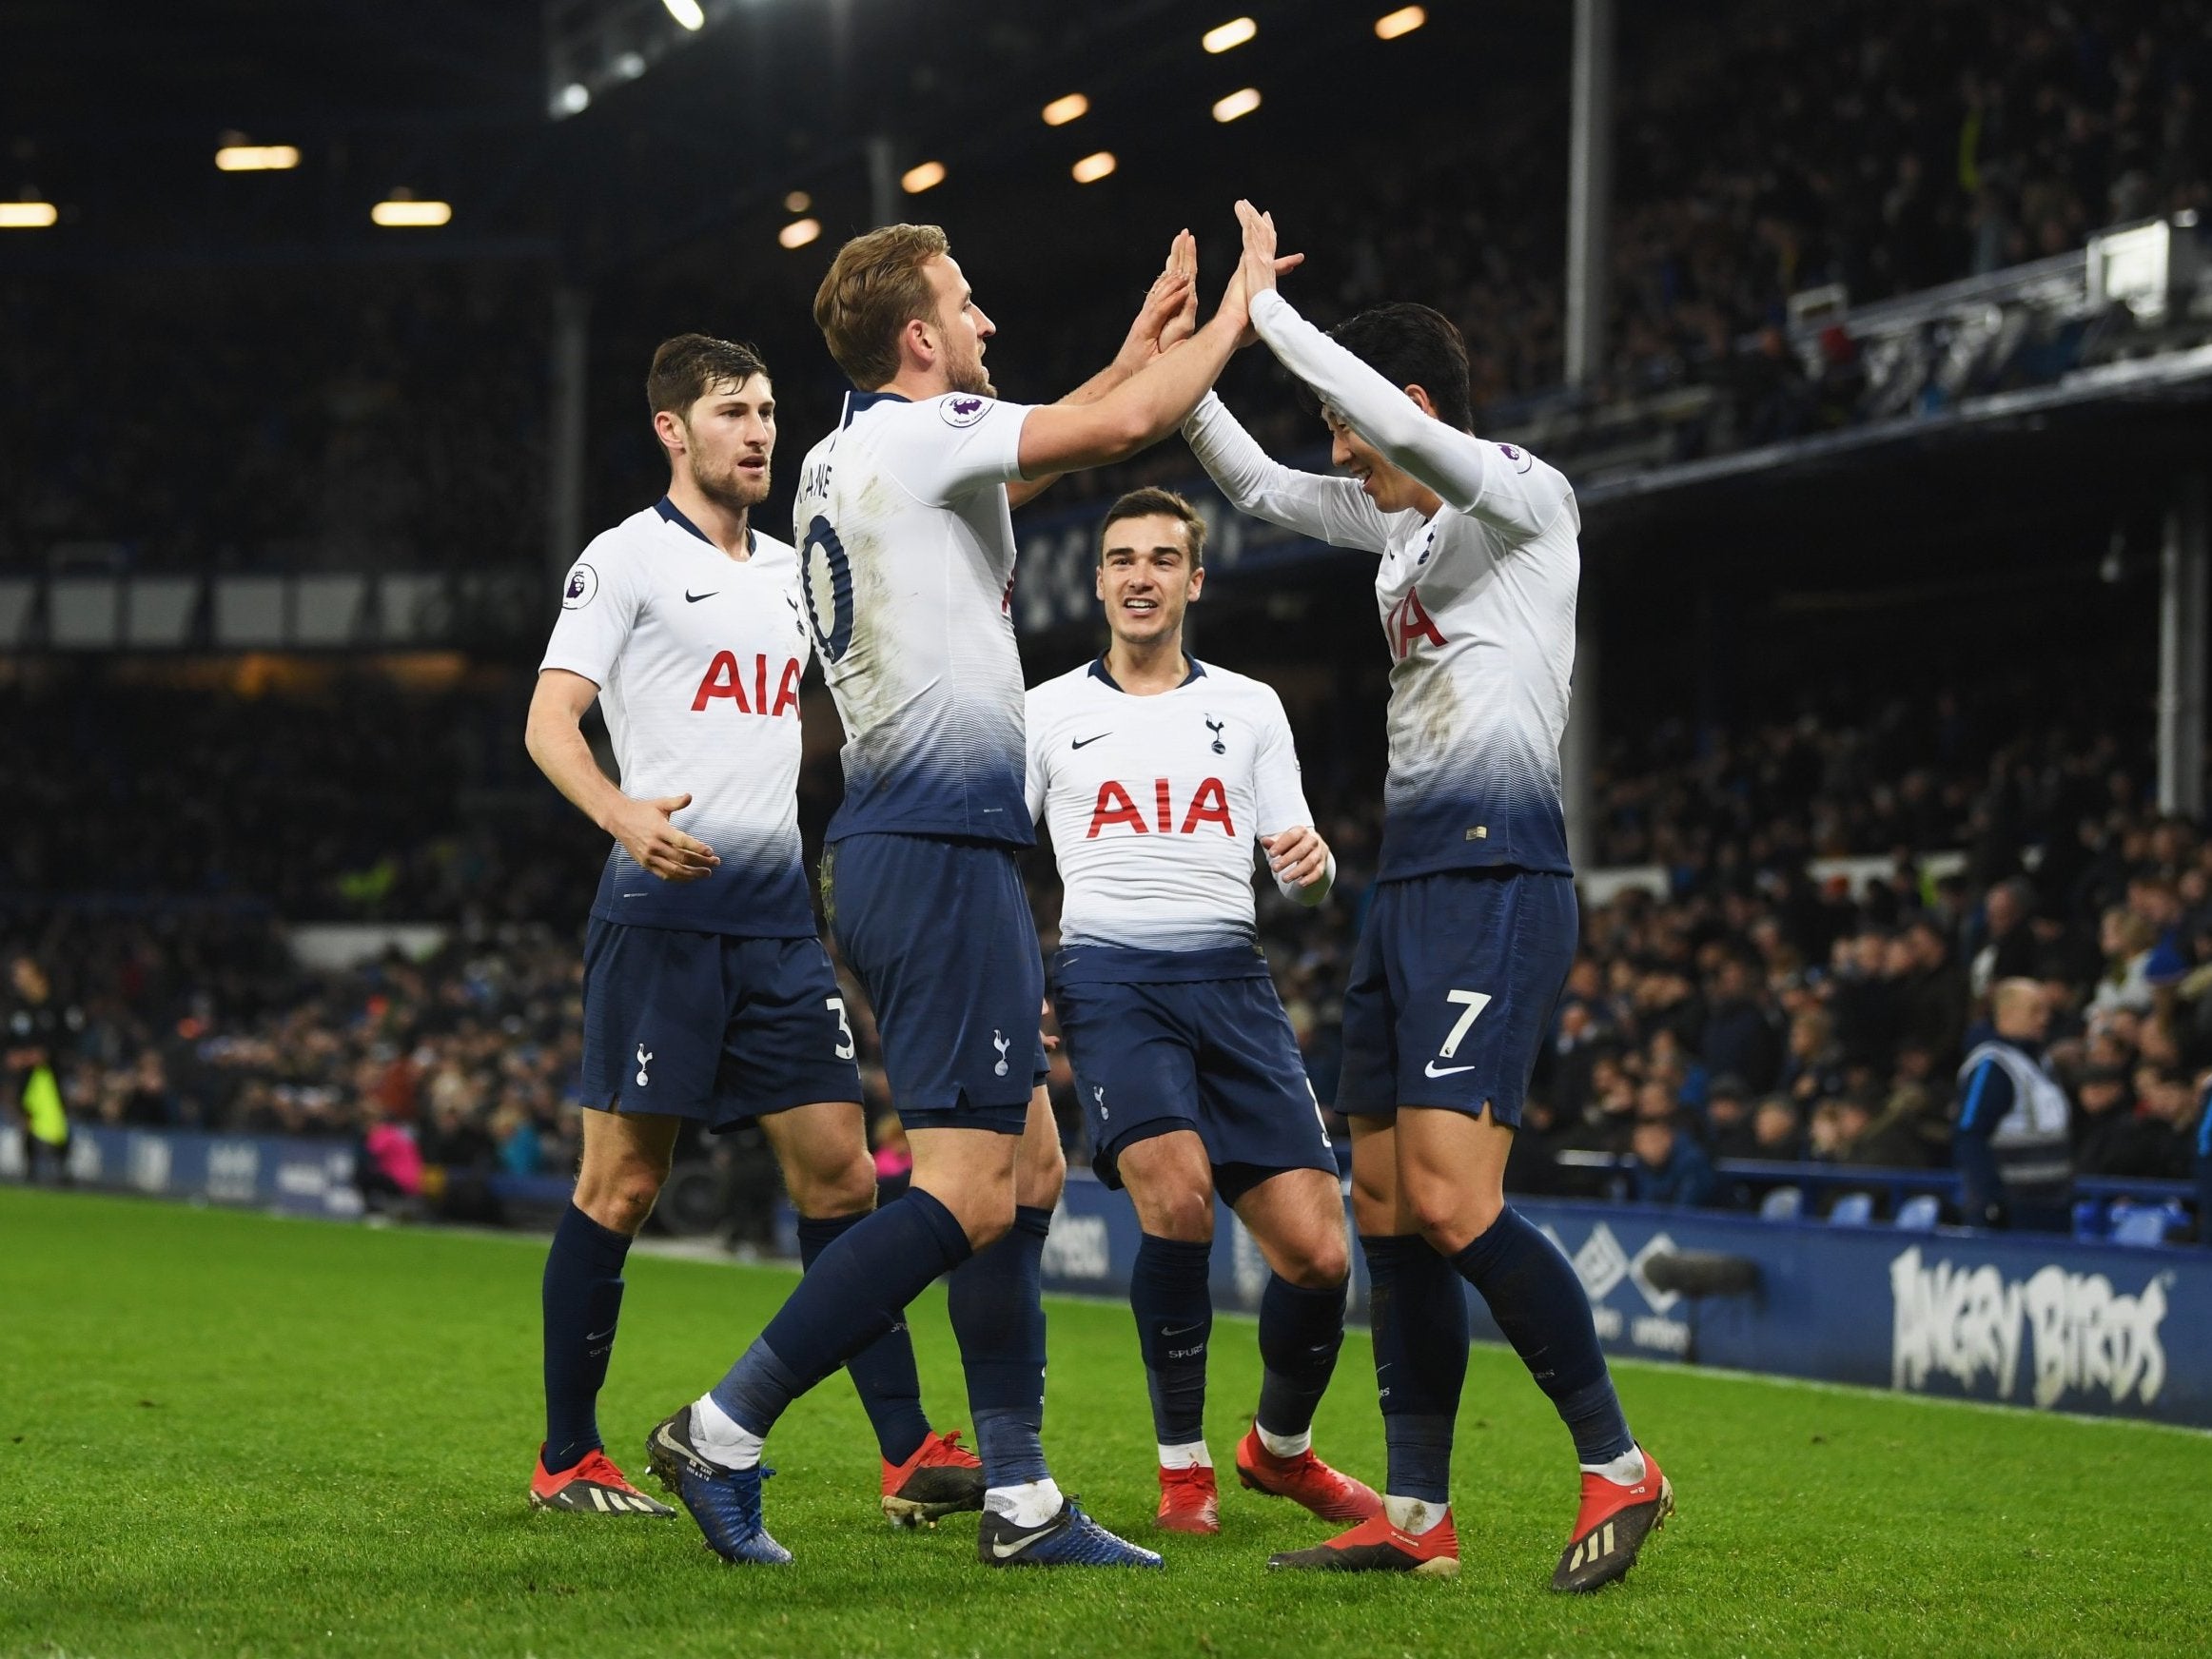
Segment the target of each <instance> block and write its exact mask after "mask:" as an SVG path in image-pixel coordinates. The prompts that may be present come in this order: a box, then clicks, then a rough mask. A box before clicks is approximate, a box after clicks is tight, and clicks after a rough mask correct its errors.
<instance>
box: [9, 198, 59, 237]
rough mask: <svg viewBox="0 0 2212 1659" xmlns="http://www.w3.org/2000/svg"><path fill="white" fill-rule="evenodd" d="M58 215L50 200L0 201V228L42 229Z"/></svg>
mask: <svg viewBox="0 0 2212 1659" xmlns="http://www.w3.org/2000/svg"><path fill="white" fill-rule="evenodd" d="M60 217H61V215H60V214H59V213H57V212H56V211H55V210H54V205H53V204H52V203H51V202H0V230H44V229H46V228H47V227H48V226H49V225H50V224H53V222H54V221H55V220H56V219H58V218H60Z"/></svg>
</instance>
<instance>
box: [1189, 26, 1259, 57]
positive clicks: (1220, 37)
mask: <svg viewBox="0 0 2212 1659" xmlns="http://www.w3.org/2000/svg"><path fill="white" fill-rule="evenodd" d="M1259 32H1260V26H1259V25H1258V24H1257V23H1254V22H1253V21H1252V20H1251V19H1250V18H1249V17H1232V18H1230V19H1229V20H1228V22H1226V23H1223V24H1221V25H1219V26H1217V27H1215V28H1213V29H1207V30H1206V31H1205V33H1204V35H1202V36H1201V37H1200V39H1199V45H1201V46H1203V47H1204V48H1205V49H1206V50H1207V51H1209V52H1225V51H1229V50H1231V49H1235V48H1237V47H1240V46H1243V44H1244V43H1245V42H1246V41H1248V40H1250V39H1251V38H1252V37H1253V36H1254V35H1256V34H1258V33H1259Z"/></svg>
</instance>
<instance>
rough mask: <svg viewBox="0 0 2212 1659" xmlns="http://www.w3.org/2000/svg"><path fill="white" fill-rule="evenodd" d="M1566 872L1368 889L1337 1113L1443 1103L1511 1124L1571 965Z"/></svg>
mask: <svg viewBox="0 0 2212 1659" xmlns="http://www.w3.org/2000/svg"><path fill="white" fill-rule="evenodd" d="M1579 926H1580V921H1579V916H1578V913H1577V911H1576V904H1575V881H1574V878H1573V877H1572V876H1565V875H1550V874H1537V873H1535V872H1533V871H1529V870H1521V869H1455V870H1445V871H1443V872H1441V873H1439V874H1437V875H1424V876H1415V877H1413V878H1412V879H1410V880H1407V881H1390V882H1382V883H1380V884H1378V885H1377V887H1376V888H1375V891H1374V895H1373V897H1372V898H1371V899H1370V900H1369V903H1368V909H1367V920H1366V923H1365V925H1364V926H1363V927H1361V928H1360V945H1359V948H1358V949H1357V950H1356V951H1355V952H1354V953H1353V957H1352V980H1351V984H1350V986H1348V987H1347V988H1346V989H1345V992H1344V1070H1343V1077H1342V1079H1341V1082H1340V1083H1338V1085H1337V1110H1339V1111H1340V1112H1342V1113H1344V1114H1345V1115H1346V1116H1347V1117H1356V1118H1387V1117H1389V1116H1391V1115H1392V1114H1393V1113H1395V1112H1396V1111H1397V1110H1398V1108H1399V1107H1400V1106H1440V1107H1443V1108H1445V1109H1447V1110H1450V1111H1457V1112H1465V1113H1467V1114H1469V1115H1470V1116H1477V1115H1479V1114H1480V1112H1481V1110H1482V1108H1483V1106H1484V1105H1486V1104H1487V1105H1488V1106H1489V1107H1490V1112H1491V1116H1492V1117H1493V1118H1495V1119H1496V1120H1497V1121H1498V1122H1500V1123H1504V1124H1507V1125H1509V1126H1511V1125H1516V1124H1518V1123H1519V1122H1520V1107H1521V1102H1522V1100H1523V1099H1524V1098H1526V1096H1527V1094H1528V1086H1529V1077H1530V1075H1531V1073H1533V1072H1534V1071H1535V1069H1536V1064H1537V1054H1538V1053H1539V1052H1541V1050H1542V1047H1543V1042H1544V1036H1545V1033H1546V1031H1547V1030H1548V1029H1549V1028H1550V1025H1551V1020H1552V1009H1553V1008H1554V1006H1555V1005H1556V1004H1557V1003H1558V1000H1559V993H1560V992H1561V991H1562V990H1564V989H1565V988H1566V985H1567V972H1568V970H1569V969H1570V968H1571V967H1573V966H1574V965H1575V948H1576V938H1577V930H1578V928H1579Z"/></svg>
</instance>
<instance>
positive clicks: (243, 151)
mask: <svg viewBox="0 0 2212 1659" xmlns="http://www.w3.org/2000/svg"><path fill="white" fill-rule="evenodd" d="M299 165H300V152H299V150H298V149H296V148H294V147H293V146H291V145H288V144H226V145H225V146H223V147H222V148H221V149H219V150H217V151H216V152H215V166H217V167H218V168H219V169H220V170H222V171H224V172H225V173H285V172H289V171H291V170H292V168H294V167H296V166H299Z"/></svg>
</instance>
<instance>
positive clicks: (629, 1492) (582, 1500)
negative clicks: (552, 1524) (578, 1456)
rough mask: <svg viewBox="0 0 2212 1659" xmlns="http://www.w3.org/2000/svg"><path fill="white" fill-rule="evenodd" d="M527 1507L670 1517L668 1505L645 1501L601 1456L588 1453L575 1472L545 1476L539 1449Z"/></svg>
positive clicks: (563, 1471)
mask: <svg viewBox="0 0 2212 1659" xmlns="http://www.w3.org/2000/svg"><path fill="white" fill-rule="evenodd" d="M530 1507H531V1508H532V1509H534V1510H571V1511H574V1512H575V1513H577V1514H585V1515H673V1514H675V1511H674V1510H672V1509H670V1508H669V1507H668V1505H666V1504H664V1503H660V1502H657V1501H656V1500H655V1499H653V1498H649V1497H647V1496H646V1495H645V1494H644V1493H641V1492H639V1491H638V1490H637V1489H636V1487H634V1486H632V1485H631V1484H630V1481H629V1478H628V1477H627V1476H626V1475H624V1474H623V1473H622V1472H621V1471H620V1470H619V1469H617V1468H616V1467H615V1464H614V1460H613V1459H612V1458H610V1457H609V1456H608V1455H607V1454H605V1453H604V1452H587V1453H586V1454H584V1459H583V1461H582V1462H581V1463H578V1464H577V1466H576V1467H575V1468H574V1469H564V1470H562V1471H561V1472H560V1473H559V1474H547V1473H546V1472H545V1448H544V1447H542V1446H540V1447H538V1468H537V1470H536V1471H535V1472H534V1473H533V1474H531V1476H530Z"/></svg>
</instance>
